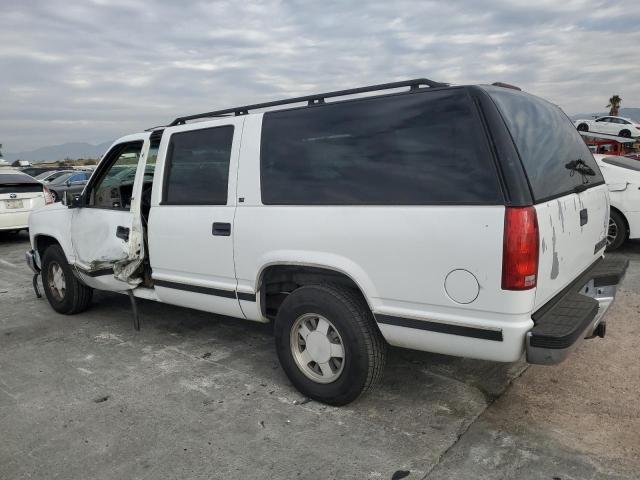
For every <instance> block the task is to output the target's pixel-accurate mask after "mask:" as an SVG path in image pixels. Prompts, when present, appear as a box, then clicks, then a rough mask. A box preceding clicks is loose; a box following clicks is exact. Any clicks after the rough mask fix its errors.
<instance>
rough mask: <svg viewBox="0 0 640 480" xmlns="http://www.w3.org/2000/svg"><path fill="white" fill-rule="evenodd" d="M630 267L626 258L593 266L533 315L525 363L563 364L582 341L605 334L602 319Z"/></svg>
mask: <svg viewBox="0 0 640 480" xmlns="http://www.w3.org/2000/svg"><path fill="white" fill-rule="evenodd" d="M628 265H629V260H628V259H626V258H605V259H600V260H598V261H597V262H596V263H594V264H593V265H592V266H591V267H590V268H589V269H588V270H587V271H586V272H584V273H583V274H582V275H581V276H580V277H579V278H578V279H577V280H576V281H575V282H573V283H572V284H571V285H570V286H569V287H567V288H566V289H565V290H564V291H562V292H560V293H559V294H558V295H557V296H556V297H554V298H553V299H551V301H550V302H548V303H547V304H545V305H544V306H542V307H541V308H540V309H539V310H538V311H537V312H535V313H534V314H533V315H532V319H533V321H534V324H535V326H534V327H533V328H532V329H531V330H529V332H527V335H526V352H527V361H528V362H529V363H536V364H542V365H553V364H557V363H560V362H562V361H563V360H564V359H565V358H567V356H568V355H569V353H570V352H571V351H572V350H573V349H574V348H575V347H576V346H577V345H578V344H579V343H580V342H581V341H582V339H584V338H590V337H592V336H593V335H594V332H596V331H597V332H598V333H599V334H601V335H603V334H604V328H603V327H599V325H604V317H605V315H606V313H607V310H608V309H609V307H610V306H611V304H612V303H613V300H614V298H615V296H616V291H617V289H618V285H619V284H620V282H621V281H622V279H623V278H624V275H625V273H626V271H627V267H628Z"/></svg>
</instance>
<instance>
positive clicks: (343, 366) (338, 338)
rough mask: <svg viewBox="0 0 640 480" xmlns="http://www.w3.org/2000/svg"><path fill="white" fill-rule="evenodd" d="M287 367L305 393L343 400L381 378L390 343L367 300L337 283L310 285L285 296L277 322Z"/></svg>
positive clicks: (338, 402)
mask: <svg viewBox="0 0 640 480" xmlns="http://www.w3.org/2000/svg"><path fill="white" fill-rule="evenodd" d="M274 330H275V341H276V351H277V353H278V358H279V359H280V364H281V365H282V368H283V370H284V371H285V373H286V374H287V376H288V377H289V379H290V380H291V382H292V383H293V384H294V386H295V387H296V388H297V389H298V390H300V392H302V393H303V394H304V395H306V396H307V397H309V398H312V399H314V400H318V401H320V402H324V403H328V404H330V405H345V404H347V403H349V402H352V401H353V400H355V399H356V398H358V397H359V396H360V395H361V394H362V393H364V392H366V391H367V390H369V389H371V388H372V387H373V386H374V385H375V384H376V382H377V381H378V380H379V379H380V377H381V375H382V371H383V368H384V363H385V358H386V343H385V341H384V339H383V338H382V335H381V333H380V331H379V330H378V327H377V325H376V323H375V320H374V318H373V315H372V314H371V311H370V310H369V308H368V306H367V304H366V302H364V300H363V299H362V297H361V296H360V295H358V293H357V292H355V291H352V290H350V289H347V288H343V287H340V286H336V285H330V284H322V285H307V286H303V287H300V288H298V289H297V290H294V291H293V292H292V293H291V294H289V295H288V296H287V298H286V299H285V300H284V302H282V305H281V306H280V308H279V310H278V315H277V317H276V322H275V329H274Z"/></svg>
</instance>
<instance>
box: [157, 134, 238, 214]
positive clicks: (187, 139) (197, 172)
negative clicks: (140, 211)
mask: <svg viewBox="0 0 640 480" xmlns="http://www.w3.org/2000/svg"><path fill="white" fill-rule="evenodd" d="M232 142H233V126H231V125H228V126H224V127H214V128H204V129H201V130H192V131H189V132H180V133H174V134H173V135H171V140H170V141H169V148H168V151H167V162H168V163H167V170H166V171H165V184H164V195H163V202H162V203H163V204H165V205H226V204H227V184H228V181H229V160H230V159H231V145H232Z"/></svg>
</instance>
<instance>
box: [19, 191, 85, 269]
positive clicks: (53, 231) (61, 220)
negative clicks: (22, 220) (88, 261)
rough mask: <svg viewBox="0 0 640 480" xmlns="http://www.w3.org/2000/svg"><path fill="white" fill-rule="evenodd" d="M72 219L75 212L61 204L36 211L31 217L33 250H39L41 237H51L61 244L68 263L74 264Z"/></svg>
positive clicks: (30, 229)
mask: <svg viewBox="0 0 640 480" xmlns="http://www.w3.org/2000/svg"><path fill="white" fill-rule="evenodd" d="M72 217H73V210H72V209H69V208H67V207H65V206H64V205H62V204H60V203H54V204H53V205H47V206H45V207H42V208H39V209H38V210H34V211H33V212H32V213H31V215H29V238H30V240H31V246H32V248H33V249H34V250H37V247H38V238H39V237H43V236H46V237H51V238H53V239H54V240H56V241H57V242H58V243H59V244H60V246H61V247H62V250H63V251H64V254H65V256H66V257H67V261H68V262H69V263H74V262H75V254H74V251H73V245H72V243H71V219H72Z"/></svg>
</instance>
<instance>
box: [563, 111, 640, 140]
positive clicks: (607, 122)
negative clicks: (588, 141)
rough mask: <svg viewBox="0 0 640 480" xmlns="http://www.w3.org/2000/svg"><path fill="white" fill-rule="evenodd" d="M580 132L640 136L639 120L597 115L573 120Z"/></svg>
mask: <svg viewBox="0 0 640 480" xmlns="http://www.w3.org/2000/svg"><path fill="white" fill-rule="evenodd" d="M573 123H574V125H575V126H576V128H577V129H578V130H579V131H580V132H594V133H604V134H606V135H615V136H616V137H626V138H631V137H633V138H635V137H640V122H637V121H635V120H632V119H630V118H624V117H612V116H607V117H599V118H595V119H593V118H592V119H579V120H576V121H575V122H573Z"/></svg>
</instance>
